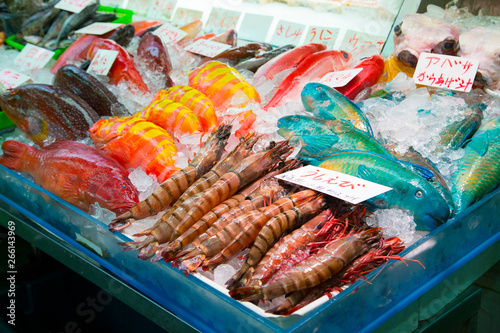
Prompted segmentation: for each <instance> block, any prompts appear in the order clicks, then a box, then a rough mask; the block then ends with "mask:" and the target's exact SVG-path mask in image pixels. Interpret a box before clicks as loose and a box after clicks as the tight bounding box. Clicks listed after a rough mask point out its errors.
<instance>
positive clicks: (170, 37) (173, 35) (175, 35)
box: [153, 23, 187, 43]
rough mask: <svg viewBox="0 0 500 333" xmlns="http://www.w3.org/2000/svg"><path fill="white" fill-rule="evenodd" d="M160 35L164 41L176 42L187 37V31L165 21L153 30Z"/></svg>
mask: <svg viewBox="0 0 500 333" xmlns="http://www.w3.org/2000/svg"><path fill="white" fill-rule="evenodd" d="M153 33H154V34H155V35H157V36H159V37H160V38H161V39H162V40H163V42H164V43H169V42H170V43H175V42H178V41H180V40H181V39H183V38H184V37H186V35H187V32H185V31H184V30H181V29H179V28H177V27H174V26H173V25H171V24H168V23H165V24H163V25H162V26H161V27H159V28H158V29H156V30H155V31H154V32H153Z"/></svg>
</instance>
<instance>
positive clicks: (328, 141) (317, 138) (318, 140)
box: [300, 135, 339, 155]
mask: <svg viewBox="0 0 500 333" xmlns="http://www.w3.org/2000/svg"><path fill="white" fill-rule="evenodd" d="M300 139H301V140H302V142H303V143H304V146H303V147H302V149H305V150H307V151H308V152H310V153H312V154H314V155H320V154H322V153H323V152H324V151H325V150H328V149H331V148H332V146H333V145H335V144H336V143H337V142H338V141H339V138H338V137H337V136H333V135H302V136H300Z"/></svg>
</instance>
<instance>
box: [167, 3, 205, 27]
mask: <svg viewBox="0 0 500 333" xmlns="http://www.w3.org/2000/svg"><path fill="white" fill-rule="evenodd" d="M202 15H203V12H201V11H199V10H193V9H188V8H180V7H178V8H177V10H176V11H175V14H174V19H173V21H174V23H176V24H178V25H180V26H183V25H186V24H188V23H191V22H194V21H198V20H201V17H202Z"/></svg>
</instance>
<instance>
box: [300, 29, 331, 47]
mask: <svg viewBox="0 0 500 333" xmlns="http://www.w3.org/2000/svg"><path fill="white" fill-rule="evenodd" d="M339 32H340V29H339V28H332V27H319V26H314V27H309V28H308V31H307V35H306V39H305V41H304V43H306V44H307V43H322V44H325V45H327V46H328V48H329V49H333V47H334V45H335V42H336V41H337V37H338V35H339Z"/></svg>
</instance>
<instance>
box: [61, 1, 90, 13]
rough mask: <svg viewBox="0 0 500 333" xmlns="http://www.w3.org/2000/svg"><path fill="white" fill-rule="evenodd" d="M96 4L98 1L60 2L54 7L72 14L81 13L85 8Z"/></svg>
mask: <svg viewBox="0 0 500 333" xmlns="http://www.w3.org/2000/svg"><path fill="white" fill-rule="evenodd" d="M95 2H96V0H60V1H59V2H58V3H57V4H56V5H55V6H54V7H55V8H59V9H62V10H66V11H68V12H72V13H79V12H81V11H82V10H83V8H85V7H87V6H88V5H90V4H93V3H95Z"/></svg>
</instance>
